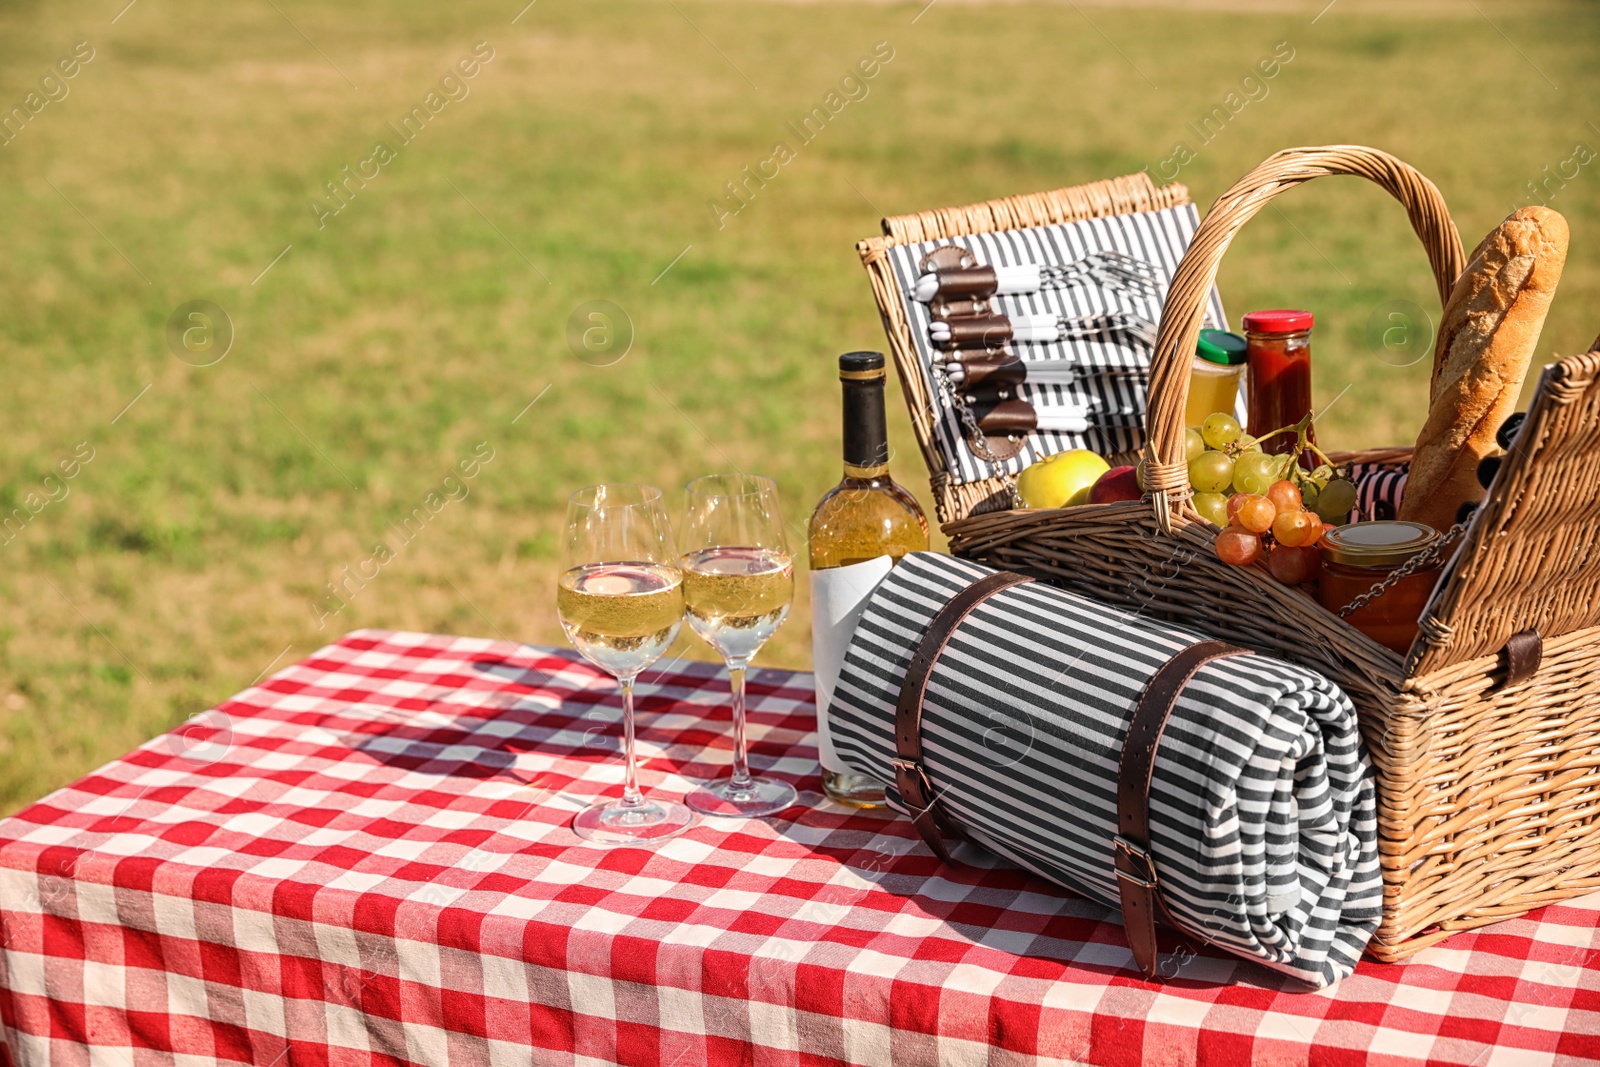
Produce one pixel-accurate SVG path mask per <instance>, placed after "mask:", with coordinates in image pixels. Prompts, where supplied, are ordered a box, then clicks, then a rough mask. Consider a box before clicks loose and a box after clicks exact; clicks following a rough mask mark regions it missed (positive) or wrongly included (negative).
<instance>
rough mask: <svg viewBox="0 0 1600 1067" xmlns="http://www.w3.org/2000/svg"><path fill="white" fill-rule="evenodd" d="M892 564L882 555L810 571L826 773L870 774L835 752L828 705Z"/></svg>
mask: <svg viewBox="0 0 1600 1067" xmlns="http://www.w3.org/2000/svg"><path fill="white" fill-rule="evenodd" d="M893 566H894V560H893V559H892V558H891V557H889V556H887V555H884V556H879V557H877V558H876V559H869V560H867V561H866V562H865V563H855V564H851V565H850V566H848V567H829V568H827V569H825V570H814V571H812V572H811V668H812V670H813V671H814V672H815V674H816V679H817V747H818V749H819V753H820V759H821V761H822V769H823V770H825V771H833V772H835V773H838V774H866V773H868V772H867V771H865V770H862V769H859V768H856V767H851V766H849V765H848V764H846V763H845V762H844V760H843V759H842V758H841V757H840V756H839V753H838V752H837V751H835V750H834V747H833V737H832V734H831V733H830V731H829V730H828V704H829V702H830V701H831V700H832V699H833V688H834V686H836V685H837V684H838V683H839V671H840V670H841V669H842V668H843V667H844V657H845V653H846V652H847V651H848V650H849V648H850V638H851V637H853V636H854V635H855V632H856V624H857V623H859V622H860V621H861V616H862V614H863V613H864V612H865V611H866V610H867V600H868V598H870V597H871V596H872V591H873V590H874V589H876V588H878V583H879V582H881V581H883V580H884V579H885V578H887V577H888V576H889V571H890V569H891V568H892V567H893Z"/></svg>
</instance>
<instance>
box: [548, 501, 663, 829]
mask: <svg viewBox="0 0 1600 1067" xmlns="http://www.w3.org/2000/svg"><path fill="white" fill-rule="evenodd" d="M561 566H562V572H561V577H560V578H559V579H558V580H557V582H556V612H557V614H558V615H559V616H560V618H561V628H562V629H563V630H565V631H566V632H567V639H568V640H569V641H571V642H572V646H573V647H574V648H576V649H577V650H578V652H579V654H580V655H582V656H583V658H584V659H586V660H588V661H589V662H590V663H593V664H594V665H595V666H596V667H599V668H600V669H601V670H603V671H605V672H606V673H607V674H610V675H612V676H613V677H615V678H616V679H617V681H618V682H619V683H621V685H622V760H623V784H622V799H620V800H602V801H599V802H597V803H595V804H592V805H590V806H589V807H587V808H585V809H583V810H582V811H580V812H579V813H578V814H577V817H576V818H574V819H573V820H572V829H573V830H574V831H575V832H576V833H577V835H578V836H579V837H581V838H584V839H585V840H588V841H594V842H596V843H599V844H604V845H626V844H639V845H649V844H654V843H655V842H657V841H662V840H665V839H666V838H669V837H673V836H675V835H676V834H680V833H682V832H683V831H684V830H686V829H687V828H688V827H689V825H690V824H691V823H692V822H693V821H694V813H693V812H691V811H690V810H689V809H688V808H687V807H685V806H684V805H682V804H679V803H677V802H674V801H660V800H651V799H648V798H646V797H645V796H644V794H643V793H641V792H640V790H639V777H638V767H637V764H636V762H635V758H634V726H633V683H634V679H635V678H637V677H638V676H639V672H640V671H643V670H644V669H645V668H646V667H648V666H650V664H652V663H654V662H655V661H656V660H657V659H659V658H660V657H661V654H662V653H663V652H665V651H666V650H667V649H668V648H670V647H671V645H672V642H673V640H674V639H676V638H677V636H678V628H679V626H680V624H681V623H682V621H683V574H682V572H681V571H680V570H679V567H678V553H677V548H676V547H675V546H674V544H673V541H672V527H671V525H670V523H669V522H668V521H667V512H666V507H665V504H664V501H663V499H662V496H661V490H659V489H657V488H656V487H655V486H653V485H592V486H590V487H589V488H587V489H580V490H578V492H576V493H574V494H572V497H571V499H570V500H568V502H567V527H566V533H565V536H564V538H563V541H562V546H561Z"/></svg>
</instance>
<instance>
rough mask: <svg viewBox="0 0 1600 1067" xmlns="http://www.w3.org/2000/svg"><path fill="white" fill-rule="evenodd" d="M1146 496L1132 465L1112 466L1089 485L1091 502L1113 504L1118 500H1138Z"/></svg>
mask: <svg viewBox="0 0 1600 1067" xmlns="http://www.w3.org/2000/svg"><path fill="white" fill-rule="evenodd" d="M1143 496H1144V491H1143V490H1142V489H1140V488H1139V479H1138V477H1137V476H1136V475H1135V473H1134V469H1133V468H1132V467H1112V468H1111V469H1110V470H1108V471H1106V472H1105V473H1104V474H1102V475H1101V476H1100V478H1099V479H1098V480H1097V481H1096V482H1095V483H1094V485H1092V486H1090V487H1089V503H1091V504H1111V503H1114V502H1116V501H1118V500H1138V499H1140V498H1141V497H1143Z"/></svg>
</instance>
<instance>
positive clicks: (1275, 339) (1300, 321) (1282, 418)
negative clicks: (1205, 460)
mask: <svg viewBox="0 0 1600 1067" xmlns="http://www.w3.org/2000/svg"><path fill="white" fill-rule="evenodd" d="M1244 331H1245V333H1244V336H1245V342H1246V345H1247V348H1246V359H1247V360H1248V362H1249V365H1250V390H1249V407H1250V411H1249V418H1248V421H1249V425H1248V426H1247V427H1246V430H1247V432H1248V433H1250V434H1251V435H1252V436H1255V437H1260V436H1261V435H1262V434H1264V433H1269V432H1270V431H1272V430H1277V429H1282V428H1283V427H1285V426H1293V425H1294V424H1295V423H1298V422H1299V421H1300V420H1301V419H1303V418H1305V417H1306V414H1307V413H1308V412H1310V411H1311V312H1309V311H1252V312H1251V313H1250V314H1248V315H1246V316H1245V317H1244ZM1294 445H1295V438H1294V435H1292V434H1280V435H1279V436H1277V437H1273V438H1270V439H1269V440H1266V441H1263V442H1262V443H1261V448H1262V451H1264V452H1272V453H1276V454H1280V455H1281V454H1283V453H1285V452H1289V451H1291V450H1293V448H1294Z"/></svg>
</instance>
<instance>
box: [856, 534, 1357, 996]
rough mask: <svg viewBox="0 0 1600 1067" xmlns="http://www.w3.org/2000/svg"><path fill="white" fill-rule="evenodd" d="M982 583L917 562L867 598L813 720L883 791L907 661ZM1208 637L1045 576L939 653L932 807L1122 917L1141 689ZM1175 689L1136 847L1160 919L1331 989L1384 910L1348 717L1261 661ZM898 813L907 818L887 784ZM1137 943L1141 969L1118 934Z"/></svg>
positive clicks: (931, 704) (1219, 663)
mask: <svg viewBox="0 0 1600 1067" xmlns="http://www.w3.org/2000/svg"><path fill="white" fill-rule="evenodd" d="M994 573H995V572H994V571H992V570H991V569H989V568H986V567H982V566H979V565H977V564H974V563H969V562H967V561H965V560H959V559H955V558H952V557H949V556H941V555H935V554H931V553H917V554H914V555H909V556H906V557H905V558H904V559H903V560H902V561H901V562H900V564H899V565H898V566H896V567H895V568H894V570H893V571H892V572H891V573H890V575H889V576H888V577H887V578H885V579H884V581H883V582H882V584H881V585H879V586H878V588H877V590H876V591H875V592H874V593H873V594H872V597H871V600H870V601H869V603H868V605H867V607H866V611H865V613H864V614H863V615H862V618H861V622H860V623H859V625H858V626H857V628H856V631H855V634H854V636H853V638H852V640H851V645H850V649H849V652H848V653H847V655H846V657H845V662H844V666H843V669H842V671H841V674H840V677H839V682H838V686H837V688H836V689H835V690H834V693H833V698H832V702H831V703H830V705H829V707H828V709H827V715H828V717H829V724H830V727H831V729H832V731H833V739H834V743H835V745H836V746H837V748H838V751H839V754H840V755H841V756H842V757H843V758H844V760H845V761H846V762H847V763H849V764H850V765H852V766H853V767H855V768H857V769H858V770H859V771H861V772H862V773H866V774H871V775H873V776H875V777H877V778H879V779H882V780H884V781H886V782H891V783H893V782H895V781H896V777H897V775H896V768H895V761H896V759H897V742H896V712H897V705H898V704H899V703H900V701H901V690H902V685H903V683H904V682H905V680H906V678H907V677H908V671H909V670H910V669H911V668H912V666H913V656H914V654H915V653H916V652H917V650H918V646H919V644H924V643H925V642H924V637H925V635H926V634H927V631H928V630H929V628H930V625H931V624H934V623H935V621H936V619H937V620H939V622H940V623H941V624H943V623H944V622H945V621H946V620H948V619H949V618H951V617H953V616H952V612H951V611H950V610H949V609H947V605H948V604H950V602H951V601H952V600H953V599H955V598H958V597H961V596H963V595H965V596H966V597H968V598H970V593H969V594H963V590H968V589H969V587H971V586H973V585H974V584H975V583H978V582H979V581H980V580H982V579H984V578H985V577H986V576H988V575H992V574H994ZM992 583H993V580H992V579H991V582H990V583H986V584H989V585H992ZM958 603H960V601H959V600H958ZM940 628H941V629H942V628H943V627H942V625H941V627H940ZM1202 640H1203V638H1201V637H1200V636H1198V635H1196V634H1194V633H1190V632H1188V631H1185V630H1182V629H1179V628H1177V627H1173V626H1168V625H1164V624H1162V623H1158V622H1153V621H1151V620H1149V619H1145V618H1140V617H1138V616H1135V615H1132V614H1129V613H1127V612H1124V611H1120V610H1117V609H1115V608H1112V607H1108V606H1107V605H1104V604H1101V603H1098V602H1096V601H1093V600H1089V599H1087V598H1084V597H1081V596H1076V595H1074V594H1071V593H1068V592H1065V591H1063V590H1060V589H1056V588H1053V587H1050V586H1047V585H1045V584H1043V583H1038V582H1030V583H1026V584H1019V585H1013V586H1010V587H1009V588H1004V589H1002V590H1001V591H1000V592H997V593H994V594H993V595H990V596H989V597H988V598H987V599H984V600H982V601H981V602H979V603H978V604H977V606H976V607H973V608H971V611H970V614H968V615H966V616H965V618H964V619H962V620H961V621H960V622H959V624H958V625H957V626H956V627H955V630H954V632H953V633H952V634H951V636H950V637H949V639H948V642H947V643H946V644H945V646H944V648H943V651H942V652H941V653H940V654H939V655H938V658H937V660H936V661H934V666H933V668H932V670H931V672H929V673H928V674H927V683H926V690H925V693H924V695H923V699H922V700H921V701H920V708H921V721H920V731H919V733H920V742H921V750H922V751H921V754H920V758H921V766H922V768H923V769H924V770H925V771H926V775H927V779H928V780H929V782H930V783H931V792H932V794H933V796H934V797H935V803H934V805H933V807H934V808H936V809H937V814H939V815H940V816H941V817H942V818H943V820H944V821H945V822H946V823H947V824H948V825H949V826H950V827H952V828H955V829H958V830H959V831H960V832H961V833H962V834H963V836H966V837H968V838H970V839H971V840H973V841H974V842H976V843H977V844H979V845H982V846H983V847H985V848H988V849H989V850H991V851H993V852H995V853H997V854H999V855H1001V856H1003V857H1005V858H1007V859H1010V860H1011V861H1013V862H1015V863H1017V864H1019V865H1021V866H1023V867H1026V868H1028V869H1030V870H1033V871H1034V872H1036V873H1038V874H1040V875H1042V876H1044V877H1046V878H1048V879H1050V880H1052V881H1054V882H1057V883H1058V884H1061V885H1064V886H1066V887H1068V888H1070V889H1073V890H1075V891H1077V892H1079V893H1082V894H1084V895H1086V896H1088V897H1090V898H1092V899H1094V900H1097V901H1100V902H1101V903H1104V904H1106V905H1108V906H1110V907H1114V908H1116V907H1121V906H1122V905H1123V893H1124V890H1125V888H1126V887H1125V886H1124V884H1123V883H1124V881H1126V879H1119V877H1118V875H1117V874H1116V872H1115V870H1114V866H1115V864H1116V862H1117V859H1118V856H1117V850H1118V849H1119V848H1123V847H1124V846H1122V845H1119V844H1118V843H1117V838H1118V834H1119V823H1118V819H1119V801H1118V778H1119V761H1121V760H1122V759H1123V747H1124V740H1125V738H1126V737H1127V736H1128V735H1129V729H1130V722H1131V721H1132V719H1133V717H1134V714H1135V708H1136V706H1139V705H1140V704H1141V698H1143V697H1144V696H1145V690H1146V687H1147V684H1148V683H1150V682H1151V680H1152V678H1153V677H1156V676H1157V675H1158V673H1159V674H1163V675H1169V676H1170V675H1171V673H1172V672H1171V671H1166V670H1163V667H1164V665H1166V664H1168V662H1169V661H1171V660H1173V659H1174V657H1175V656H1178V655H1179V654H1180V653H1184V656H1185V657H1188V656H1189V655H1190V654H1189V653H1185V650H1186V649H1188V648H1189V646H1192V645H1196V644H1197V643H1199V642H1201V641H1202ZM924 651H925V650H924ZM1182 658H1184V657H1180V662H1181V659H1182ZM920 662H922V661H919V663H920ZM1179 673H1181V672H1179ZM1178 685H1179V686H1180V688H1179V689H1178V690H1177V697H1176V700H1175V702H1174V703H1172V705H1171V712H1170V715H1169V717H1168V718H1167V720H1166V725H1165V731H1164V733H1160V734H1158V736H1159V738H1160V740H1159V744H1158V745H1157V747H1156V748H1155V754H1154V759H1153V769H1152V770H1151V771H1150V772H1149V775H1150V777H1149V782H1150V785H1149V790H1148V798H1149V799H1148V823H1147V826H1148V829H1147V837H1148V843H1147V846H1146V847H1147V848H1148V851H1149V855H1150V856H1151V857H1152V858H1153V863H1154V868H1155V872H1156V875H1157V881H1158V885H1159V888H1158V889H1157V890H1156V892H1157V895H1158V896H1159V901H1158V903H1159V904H1160V905H1164V911H1165V914H1166V917H1167V919H1166V921H1167V922H1168V923H1169V924H1171V925H1175V926H1178V927H1179V928H1180V929H1181V930H1182V931H1183V932H1185V933H1188V934H1191V935H1193V936H1195V937H1199V938H1202V939H1204V940H1206V941H1207V942H1209V943H1211V944H1214V945H1216V946H1218V947H1221V948H1223V949H1226V950H1228V951H1231V952H1234V953H1237V954H1238V955H1241V956H1245V957H1248V958H1250V959H1254V960H1258V961H1260V962H1261V963H1263V964H1265V965H1267V966H1269V967H1271V968H1273V969H1275V970H1278V971H1281V972H1283V973H1285V974H1288V975H1291V976H1293V977H1295V978H1298V979H1301V980H1303V981H1305V982H1308V983H1311V984H1312V985H1316V986H1325V985H1329V984H1331V983H1333V982H1335V981H1338V980H1339V979H1340V978H1343V977H1344V976H1346V975H1348V974H1349V973H1350V972H1351V971H1352V970H1353V969H1354V967H1355V965H1356V962H1357V960H1358V958H1359V957H1360V954H1361V950H1362V949H1363V948H1364V947H1365V946H1366V943H1367V940H1368V939H1369V938H1370V937H1371V936H1372V933H1373V931H1374V930H1376V929H1377V925H1378V920H1379V917H1380V912H1381V907H1382V882H1381V879H1380V874H1379V867H1378V854H1377V807H1376V796H1375V788H1374V784H1373V775H1372V769H1371V766H1370V765H1369V764H1368V762H1367V759H1366V756H1365V754H1364V753H1363V751H1362V749H1361V743H1360V737H1359V735H1358V733H1357V729H1356V713H1355V708H1354V707H1353V706H1352V705H1351V703H1350V701H1349V699H1348V698H1347V697H1346V696H1345V695H1344V693H1343V692H1342V691H1340V689H1339V688H1338V687H1337V686H1335V685H1334V684H1333V683H1332V682H1330V681H1328V680H1327V679H1326V678H1324V677H1322V676H1321V675H1319V674H1317V673H1316V672H1314V671H1311V670H1308V669H1306V668H1304V667H1300V666H1296V665H1294V664H1290V663H1286V662H1284V661H1281V660H1276V659H1273V658H1271V657H1268V656H1262V655H1236V656H1230V657H1228V658H1221V659H1212V660H1210V661H1209V662H1205V663H1203V664H1202V665H1201V666H1200V667H1199V668H1198V670H1196V671H1195V672H1194V673H1193V675H1192V676H1191V677H1189V678H1188V679H1187V681H1186V682H1185V681H1183V680H1182V679H1180V680H1179V682H1178ZM1155 688H1157V689H1163V690H1164V691H1170V690H1171V686H1170V685H1166V686H1164V687H1163V686H1162V685H1161V684H1160V683H1158V685H1157V687H1155ZM1153 691H1154V690H1153ZM913 702H914V701H913ZM1143 714H1145V713H1144V712H1142V711H1141V715H1143ZM902 725H903V723H902ZM902 751H903V750H902ZM902 770H903V768H902ZM904 781H905V779H902V782H904ZM890 799H891V803H893V804H895V805H896V806H897V807H899V808H901V810H906V798H905V797H904V796H902V795H901V791H900V790H899V789H896V788H894V787H891V790H890ZM916 799H917V798H915V797H913V798H912V800H913V801H915V800H916ZM914 806H915V805H913V807H914ZM1124 808H1126V802H1125V803H1124ZM1127 825H1128V824H1127V823H1126V822H1124V823H1123V827H1124V828H1125V827H1126V826H1127ZM919 828H921V824H920V823H919ZM925 833H926V831H925ZM1126 918H1127V917H1126V916H1125V919H1126ZM1129 938H1130V943H1132V944H1134V945H1135V951H1136V955H1137V954H1138V945H1137V943H1136V942H1135V940H1134V928H1133V927H1131V926H1130V929H1129ZM1150 954H1151V955H1153V949H1152V951H1151V953H1150Z"/></svg>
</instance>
